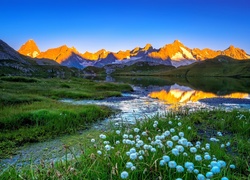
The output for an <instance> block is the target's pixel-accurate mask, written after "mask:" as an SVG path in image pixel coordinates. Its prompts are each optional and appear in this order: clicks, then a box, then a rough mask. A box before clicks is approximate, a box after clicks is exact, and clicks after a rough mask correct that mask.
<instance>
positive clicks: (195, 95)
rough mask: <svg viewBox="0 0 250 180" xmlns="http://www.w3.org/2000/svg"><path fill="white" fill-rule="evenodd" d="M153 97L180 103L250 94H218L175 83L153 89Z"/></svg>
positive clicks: (239, 96)
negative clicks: (164, 88) (162, 88)
mask: <svg viewBox="0 0 250 180" xmlns="http://www.w3.org/2000/svg"><path fill="white" fill-rule="evenodd" d="M148 96H149V97H151V98H156V99H159V100H163V101H165V102H166V103H167V104H179V103H181V104H182V103H183V104H185V103H187V102H197V101H199V100H201V99H206V98H217V97H220V98H238V99H248V98H249V94H247V93H231V94H228V95H220V96H219V95H216V94H214V93H211V92H203V91H199V90H193V89H191V88H187V87H184V86H178V85H174V86H171V88H170V90H169V91H167V90H160V91H153V92H151V93H149V95H148Z"/></svg>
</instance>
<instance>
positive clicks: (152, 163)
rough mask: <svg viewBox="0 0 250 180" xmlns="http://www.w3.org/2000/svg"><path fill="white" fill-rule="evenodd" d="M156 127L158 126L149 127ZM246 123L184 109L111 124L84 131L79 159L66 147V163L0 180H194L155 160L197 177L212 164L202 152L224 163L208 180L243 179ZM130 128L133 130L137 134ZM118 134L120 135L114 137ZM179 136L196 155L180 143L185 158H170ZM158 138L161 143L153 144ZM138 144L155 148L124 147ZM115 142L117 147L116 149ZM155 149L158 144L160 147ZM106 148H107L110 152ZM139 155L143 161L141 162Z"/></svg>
mask: <svg viewBox="0 0 250 180" xmlns="http://www.w3.org/2000/svg"><path fill="white" fill-rule="evenodd" d="M156 122H157V125H154V124H155V123H156ZM170 122H171V123H170ZM249 123H250V113H249V112H239V111H232V112H225V111H222V110H214V111H197V112H193V113H188V109H186V110H183V111H177V112H172V113H169V114H167V115H166V116H164V117H158V116H156V117H153V118H149V119H145V120H144V121H143V122H137V124H136V125H135V126H133V127H131V126H127V125H126V124H120V125H118V126H117V125H116V124H114V125H113V126H112V128H111V130H109V131H107V132H99V133H98V132H97V131H90V132H86V133H84V134H83V135H82V136H81V137H80V138H79V140H80V141H79V142H77V140H76V141H75V142H74V143H79V144H81V147H82V154H81V156H74V154H72V153H73V149H71V146H68V145H69V144H68V145H65V149H64V150H65V154H68V158H66V159H63V160H61V161H60V160H59V161H57V162H54V163H50V164H44V163H42V164H31V165H29V166H27V167H23V168H22V169H19V170H16V169H15V168H14V167H13V168H9V169H8V170H6V171H5V172H3V173H2V174H1V175H0V178H2V179H121V177H120V175H121V173H122V172H123V171H127V172H128V178H127V179H176V178H182V179H183V180H193V179H194V180H195V179H197V174H195V173H194V172H191V173H190V172H187V169H186V168H184V171H183V172H177V171H176V169H175V168H173V169H171V168H170V167H169V166H168V163H166V164H164V163H163V165H160V161H161V160H162V158H163V155H167V156H169V157H170V160H172V161H175V162H176V163H177V164H178V165H181V166H183V167H184V165H185V162H193V164H194V169H198V170H199V173H201V174H203V175H206V173H207V172H208V171H210V170H211V168H210V167H209V166H208V165H209V164H210V162H211V161H212V159H211V160H206V159H204V154H205V152H207V153H208V154H209V155H210V156H211V157H212V158H216V160H214V161H217V160H222V161H224V162H226V165H225V167H221V168H220V173H218V174H214V176H213V178H212V179H221V178H222V177H227V178H229V179H242V180H247V179H248V178H249V173H250V169H249V159H250V158H249V156H250V154H249V153H250V149H249V148H250V142H249V133H250V127H249ZM189 127H190V128H189ZM135 128H138V130H139V132H137V131H136V129H135ZM171 128H174V130H175V132H171V133H170V135H164V136H163V137H161V138H160V136H161V135H163V134H165V133H166V131H170V130H171ZM117 130H119V132H120V133H117ZM179 132H183V133H184V138H186V139H187V140H188V141H189V142H191V143H192V144H193V145H194V146H196V145H197V144H198V143H200V146H197V152H196V153H191V152H190V147H187V146H186V145H184V144H182V147H183V148H184V152H186V153H187V156H185V155H183V152H179V155H174V154H173V153H172V148H171V147H168V146H167V145H166V142H167V141H172V142H173V143H174V146H173V147H175V145H177V144H178V143H177V141H174V140H172V137H174V136H175V135H179ZM218 132H221V133H222V136H219V135H218ZM101 133H102V134H104V135H106V138H105V139H102V138H100V137H99V134H101ZM124 134H127V135H128V136H129V137H128V138H126V139H127V140H124V139H125V137H124ZM138 135H139V136H138ZM130 136H131V137H130ZM211 137H215V138H217V139H219V141H218V142H211V141H210V138H211ZM159 138H160V139H159ZM179 138H180V135H179ZM91 139H95V142H91ZM136 139H137V140H136ZM157 139H158V140H160V141H158V142H157V141H156V140H157ZM139 140H142V142H143V144H144V145H145V144H147V145H151V146H152V147H153V148H155V152H152V151H151V150H150V149H147V148H144V145H141V146H137V147H136V145H133V144H130V143H129V144H128V142H131V141H135V144H136V143H137V142H139ZM117 141H119V142H120V143H119V144H117V143H116V142H117ZM123 141H124V142H123ZM125 141H126V142H127V143H125ZM152 142H154V143H152ZM156 142H157V143H156ZM227 142H230V145H229V146H227V145H226V143H227ZM155 143H156V144H155ZM207 143H209V144H210V148H206V144H207ZM159 144H162V145H160V146H159ZM222 144H224V145H225V147H224V148H222V147H221V145H222ZM179 145H180V144H179ZM107 148H108V149H107ZM109 148H111V149H110V150H109ZM132 148H135V151H136V152H137V153H139V154H138V155H137V158H135V159H134V160H133V159H131V157H130V155H126V153H127V152H129V151H131V153H132V151H133V150H132ZM203 148H205V150H203ZM140 150H143V151H140ZM97 151H101V152H102V154H99V153H97ZM131 153H130V154H131ZM195 155H201V156H202V160H201V161H196V160H195ZM139 156H142V158H143V159H141V160H140V159H139ZM127 162H132V163H133V165H134V166H135V170H131V169H130V168H126V163H127ZM231 164H235V166H236V169H231V168H230V167H229V166H230V165H231Z"/></svg>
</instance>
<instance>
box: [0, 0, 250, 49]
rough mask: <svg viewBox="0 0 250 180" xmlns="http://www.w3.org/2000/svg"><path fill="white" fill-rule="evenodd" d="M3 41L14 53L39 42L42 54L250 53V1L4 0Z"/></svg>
mask: <svg viewBox="0 0 250 180" xmlns="http://www.w3.org/2000/svg"><path fill="white" fill-rule="evenodd" d="M0 22H1V28H0V39H2V40H4V41H5V42H7V43H8V44H9V45H10V46H12V47H13V48H14V49H19V47H20V46H21V45H22V44H24V43H25V42H26V41H27V40H28V39H34V40H35V41H36V43H37V45H38V46H39V48H40V50H42V51H45V50H46V49H48V48H52V47H58V46H61V45H63V44H66V45H68V46H70V47H71V46H74V47H76V48H77V49H78V50H79V51H80V52H85V51H87V50H88V51H90V52H95V51H97V50H99V49H102V48H105V49H107V50H110V51H118V50H126V49H133V48H134V47H136V46H141V47H142V46H144V45H145V44H146V43H151V44H152V45H153V46H154V47H156V48H159V47H162V46H164V45H165V44H169V43H172V42H173V41H174V40H175V39H178V40H180V41H181V42H182V43H183V44H185V45H186V46H188V47H190V48H194V47H199V48H205V47H208V48H211V49H216V50H217V49H220V50H223V49H226V48H227V47H228V46H229V45H231V44H232V45H234V46H236V47H240V48H242V49H244V50H245V51H246V52H247V53H250V1H249V0H237V1H236V0H227V1H226V0H189V1H188V0H89V1H86V0H84V1H83V0H70V1H63V0H43V1H42V0H1V5H0Z"/></svg>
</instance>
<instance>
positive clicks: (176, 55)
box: [171, 52, 184, 60]
mask: <svg viewBox="0 0 250 180" xmlns="http://www.w3.org/2000/svg"><path fill="white" fill-rule="evenodd" d="M171 59H172V60H181V59H184V57H183V55H182V54H181V53H180V52H177V53H176V54H175V55H174V56H173V57H171Z"/></svg>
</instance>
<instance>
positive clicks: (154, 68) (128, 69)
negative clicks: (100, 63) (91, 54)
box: [105, 62, 175, 76]
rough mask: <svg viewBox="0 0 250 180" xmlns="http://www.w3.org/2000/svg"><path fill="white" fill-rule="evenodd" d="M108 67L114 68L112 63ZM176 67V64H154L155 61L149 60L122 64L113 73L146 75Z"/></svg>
mask: <svg viewBox="0 0 250 180" xmlns="http://www.w3.org/2000/svg"><path fill="white" fill-rule="evenodd" d="M105 68H106V69H107V68H112V65H110V66H106V67H105ZM173 69H175V67H174V66H167V65H161V64H160V65H158V64H153V63H149V62H138V63H135V64H132V65H130V66H122V67H119V68H115V69H113V70H112V72H111V74H112V75H120V76H122V75H124V76H127V75H129V76H131V75H141V76H142V75H144V76H148V75H153V74H156V73H159V74H160V73H161V72H165V71H170V70H173Z"/></svg>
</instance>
